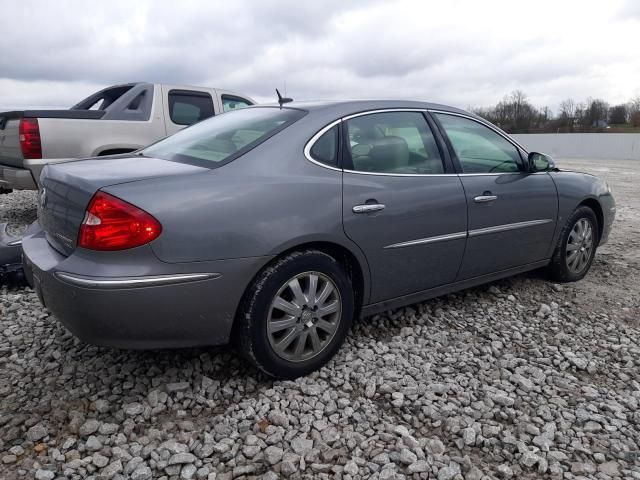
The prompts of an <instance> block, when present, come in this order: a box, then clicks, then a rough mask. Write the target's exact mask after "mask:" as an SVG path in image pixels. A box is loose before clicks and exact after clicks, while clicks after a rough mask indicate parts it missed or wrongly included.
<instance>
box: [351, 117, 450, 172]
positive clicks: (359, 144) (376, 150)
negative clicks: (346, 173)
mask: <svg viewBox="0 0 640 480" xmlns="http://www.w3.org/2000/svg"><path fill="white" fill-rule="evenodd" d="M402 116H405V117H406V118H402ZM347 129H348V138H349V147H350V154H351V160H352V162H353V168H354V170H356V171H362V172H379V173H408V174H433V173H443V172H444V167H443V164H442V160H441V157H440V152H439V150H438V146H437V144H436V142H435V139H434V137H433V135H432V134H431V132H430V131H429V130H428V125H427V123H426V122H425V121H424V119H422V118H421V117H417V118H416V117H414V115H412V114H409V115H406V114H404V115H402V114H401V115H398V114H379V115H365V116H362V117H357V118H355V119H352V120H350V121H348V122H347Z"/></svg>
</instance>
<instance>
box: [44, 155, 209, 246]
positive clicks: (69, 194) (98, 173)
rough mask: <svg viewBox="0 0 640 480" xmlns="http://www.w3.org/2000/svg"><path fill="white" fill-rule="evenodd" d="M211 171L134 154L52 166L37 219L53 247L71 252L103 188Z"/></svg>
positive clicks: (47, 175)
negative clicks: (90, 208) (81, 226)
mask: <svg viewBox="0 0 640 480" xmlns="http://www.w3.org/2000/svg"><path fill="white" fill-rule="evenodd" d="M208 171H210V170H209V169H208V168H203V167H197V166H193V165H188V164H183V163H177V162H171V161H168V160H161V159H158V158H148V157H141V156H131V155H126V156H123V155H118V156H113V157H102V158H101V159H96V160H82V161H72V162H67V163H60V164H56V165H49V166H47V167H45V169H44V171H43V173H42V177H41V181H42V189H41V190H40V192H39V193H38V220H39V222H40V224H41V226H42V228H43V229H44V231H45V233H46V237H47V240H48V241H49V243H50V244H51V246H53V247H54V248H55V249H56V250H58V251H59V252H60V253H62V254H64V255H69V254H70V253H71V252H73V250H74V249H75V248H76V242H77V239H78V232H79V230H80V225H81V224H82V221H83V220H84V215H85V211H86V208H87V205H88V204H89V201H90V200H91V197H93V195H94V194H95V193H96V192H97V191H98V190H100V189H101V188H104V187H107V186H110V185H117V184H120V183H130V182H138V181H143V180H146V179H150V178H158V177H166V176H173V175H188V174H195V173H203V172H208ZM123 200H125V201H126V199H123Z"/></svg>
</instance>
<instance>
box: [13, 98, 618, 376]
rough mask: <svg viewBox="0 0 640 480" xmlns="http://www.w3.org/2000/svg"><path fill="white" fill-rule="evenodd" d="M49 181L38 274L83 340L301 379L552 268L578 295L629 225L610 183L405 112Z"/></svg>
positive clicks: (220, 135) (413, 106) (163, 152)
mask: <svg viewBox="0 0 640 480" xmlns="http://www.w3.org/2000/svg"><path fill="white" fill-rule="evenodd" d="M41 181H42V186H43V188H42V190H41V191H40V193H39V212H38V222H36V223H35V224H34V225H32V226H31V228H30V230H29V232H28V234H27V235H26V237H25V238H24V239H23V242H22V244H23V249H24V261H25V271H26V273H27V276H28V278H29V279H30V282H31V283H32V284H33V286H34V288H35V290H36V291H37V292H38V295H39V296H40V299H41V300H42V302H43V303H44V304H45V305H46V306H47V307H48V308H49V309H50V310H51V311H52V312H53V313H54V314H55V316H56V317H57V318H58V319H59V320H60V321H61V322H62V323H63V324H64V325H66V327H67V328H68V329H69V330H71V331H72V332H73V333H74V334H76V335H77V336H78V337H80V338H81V339H84V340H86V341H88V342H91V343H96V344H102V345H110V346H116V347H125V348H159V347H186V346H196V345H214V344H224V343H228V342H231V341H232V342H233V343H234V344H235V345H236V346H237V347H238V349H239V350H240V351H241V352H242V353H243V354H244V355H245V356H246V357H247V358H248V359H249V360H250V361H251V362H253V363H254V364H255V365H256V366H258V367H259V368H260V369H262V370H264V371H265V372H267V373H268V374H271V375H274V376H278V377H285V378H293V377H297V376H299V375H304V374H307V373H309V372H311V371H313V370H315V369H317V368H319V367H321V366H322V365H323V364H325V363H326V362H327V361H329V360H330V359H331V357H332V356H333V355H334V354H335V353H336V351H337V350H338V349H339V348H340V345H341V344H342V342H343V341H344V338H345V336H346V335H347V332H348V330H349V327H350V325H351V322H352V320H353V319H354V318H357V317H360V316H363V317H365V316H368V315H371V314H374V313H376V312H380V311H384V310H388V309H391V308H395V307H399V306H402V305H407V304H411V303H415V302H420V301H423V300H425V299H428V298H431V297H434V296H438V295H442V294H445V293H448V292H452V291H455V290H460V289H464V288H468V287H472V286H475V285H479V284H482V283H485V282H490V281H493V280H496V279H499V278H503V277H507V276H509V275H514V274H517V273H520V272H524V271H527V270H533V269H537V268H540V267H546V268H547V269H548V272H549V275H550V276H551V278H552V279H554V280H556V281H575V280H579V279H581V278H582V277H584V275H585V274H586V273H587V271H588V270H589V267H590V266H591V263H592V261H593V258H594V255H595V252H596V248H597V247H598V245H600V244H602V243H603V242H605V241H606V239H607V236H608V235H609V231H610V229H611V225H612V222H613V219H614V216H615V203H614V200H613V197H612V195H611V192H610V190H609V188H608V186H607V184H606V183H605V182H604V181H602V180H600V179H598V178H596V177H593V176H591V175H587V174H583V173H575V172H567V171H561V170H559V169H557V168H556V167H555V166H554V164H553V162H552V160H551V159H550V158H549V157H547V156H545V155H543V154H539V153H535V152H533V153H527V152H526V151H525V150H524V149H523V148H522V147H521V146H520V145H518V144H517V143H516V142H515V141H514V140H513V139H511V138H510V137H509V136H508V135H506V134H505V133H504V132H502V131H501V130H499V129H498V128H496V127H495V126H493V125H491V124H489V123H487V122H486V121H484V120H482V119H481V118H479V117H477V116H475V115H473V114H470V113H467V112H464V111H462V110H458V109H455V108H450V107H446V106H443V105H435V104H429V103H422V102H406V101H352V102H331V103H329V102H324V103H296V102H294V103H291V104H287V105H285V106H282V105H280V106H279V105H274V106H260V107H250V108H246V109H243V110H239V111H234V112H229V113H225V114H223V115H219V116H216V117H214V118H211V119H209V120H205V121H203V122H201V123H198V124H196V125H194V126H192V127H190V128H187V129H186V130H183V131H181V132H179V133H177V134H175V135H173V136H171V137H169V138H166V139H164V140H162V141H160V142H158V143H156V144H154V145H152V146H150V147H148V148H146V149H144V150H141V151H139V152H137V153H136V154H128V155H121V156H115V157H111V158H109V159H95V160H84V161H80V162H69V163H65V164H58V165H55V166H49V167H47V168H45V170H44V171H43V173H42V177H41Z"/></svg>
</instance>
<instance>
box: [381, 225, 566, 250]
mask: <svg viewBox="0 0 640 480" xmlns="http://www.w3.org/2000/svg"><path fill="white" fill-rule="evenodd" d="M547 223H553V220H552V219H551V218H543V219H540V220H530V221H528V222H516V223H506V224H504V225H496V226H493V227H486V228H478V229H475V230H469V231H468V232H455V233H448V234H445V235H436V236H434V237H427V238H418V239H415V240H408V241H406V242H400V243H394V244H392V245H387V246H385V247H384V248H403V247H412V246H414V245H425V244H428V243H436V242H447V241H450V240H459V239H461V238H467V237H478V236H480V235H489V234H491V233H499V232H507V231H509V230H517V229H519V228H528V227H535V226H537V225H545V224H547Z"/></svg>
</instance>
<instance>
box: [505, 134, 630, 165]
mask: <svg viewBox="0 0 640 480" xmlns="http://www.w3.org/2000/svg"><path fill="white" fill-rule="evenodd" d="M513 138H515V139H516V141H517V142H519V143H520V144H522V146H523V147H525V148H526V149H527V150H529V151H530V152H531V151H535V152H541V153H546V154H549V155H551V156H552V157H556V158H596V159H610V160H640V133H526V134H524V133H523V134H517V135H513Z"/></svg>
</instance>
